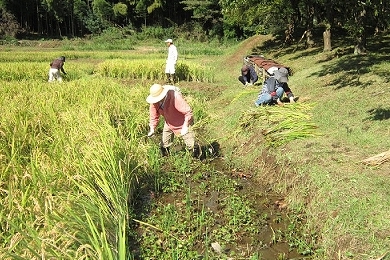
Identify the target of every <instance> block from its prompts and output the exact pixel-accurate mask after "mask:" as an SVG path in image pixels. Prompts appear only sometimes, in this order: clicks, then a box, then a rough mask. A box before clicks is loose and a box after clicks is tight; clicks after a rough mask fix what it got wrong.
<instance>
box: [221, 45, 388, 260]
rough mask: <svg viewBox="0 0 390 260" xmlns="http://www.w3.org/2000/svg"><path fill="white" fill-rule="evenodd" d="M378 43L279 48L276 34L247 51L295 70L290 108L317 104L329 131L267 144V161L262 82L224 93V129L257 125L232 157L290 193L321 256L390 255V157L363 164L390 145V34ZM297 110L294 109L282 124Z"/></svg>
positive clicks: (314, 113)
mask: <svg viewBox="0 0 390 260" xmlns="http://www.w3.org/2000/svg"><path fill="white" fill-rule="evenodd" d="M370 41H371V40H370ZM372 41H373V42H376V43H375V44H372V45H370V46H369V47H368V48H369V52H368V54H366V55H359V56H356V55H353V54H352V51H353V46H350V45H348V43H347V41H338V40H336V41H335V42H334V48H335V49H334V50H333V51H332V52H328V53H323V52H322V49H321V47H318V48H312V49H309V50H304V49H300V48H298V50H295V48H296V46H292V47H289V48H280V49H279V48H272V46H271V45H272V42H271V43H269V44H268V45H267V44H265V45H264V46H261V47H260V46H257V47H256V48H254V49H251V50H249V49H247V54H251V53H252V52H255V53H259V54H263V55H265V56H266V57H267V58H271V59H275V60H277V61H278V62H280V63H282V64H286V65H288V66H290V67H291V68H292V69H293V71H294V75H293V76H292V77H291V78H290V86H291V88H292V89H293V91H294V93H295V94H296V95H297V96H299V97H300V101H299V103H298V104H295V105H294V104H293V105H289V106H297V107H298V108H299V106H309V107H310V108H311V109H310V111H308V113H309V114H310V115H311V117H312V122H313V123H314V124H315V125H316V126H317V127H318V133H319V134H321V135H320V136H317V137H311V138H305V139H297V140H294V141H290V142H288V144H287V145H282V146H279V147H277V148H276V149H270V150H266V151H267V152H266V154H267V156H263V158H264V160H265V162H264V161H263V160H256V159H257V158H258V157H259V155H261V154H262V153H263V146H262V145H261V143H263V137H262V134H261V133H262V132H263V129H264V128H265V127H266V126H267V125H268V124H269V122H267V120H257V119H255V118H256V116H255V115H256V114H257V113H258V111H257V112H253V110H254V108H253V105H252V104H253V100H254V99H255V98H256V93H257V90H253V91H252V90H246V89H245V90H244V89H239V88H238V87H237V88H234V87H229V88H227V90H226V91H225V92H223V93H226V94H223V95H222V96H223V97H222V98H221V99H220V104H223V109H221V110H218V112H217V114H221V115H222V114H225V115H227V118H223V117H221V119H222V122H224V124H223V125H224V127H223V129H221V127H220V126H218V129H219V132H222V133H225V134H226V133H231V132H233V131H235V130H236V127H235V126H237V125H239V124H240V123H242V119H245V120H246V121H247V122H249V124H247V126H250V128H249V130H248V129H243V130H242V131H241V132H240V133H239V134H238V138H237V142H236V145H235V146H232V147H234V148H235V150H232V161H234V162H235V164H237V165H245V166H246V168H247V169H255V171H256V172H257V177H258V179H259V181H260V182H264V180H265V181H266V182H269V183H270V184H271V185H272V186H273V187H274V188H275V189H276V190H277V191H278V192H280V193H282V194H285V195H286V198H285V199H286V202H287V203H288V209H289V212H290V213H291V217H292V219H293V221H292V222H293V223H294V222H295V221H297V223H299V222H300V223H302V226H301V228H302V230H301V231H302V234H301V235H302V241H306V242H307V243H309V244H312V245H315V246H314V247H313V249H314V250H315V251H316V253H315V254H314V256H313V258H314V259H387V258H386V255H387V254H388V252H389V251H390V217H389V216H390V211H389V208H390V207H389V206H390V200H389V192H388V185H389V178H388V177H389V175H388V174H389V172H390V167H389V162H388V161H387V162H385V163H383V164H380V165H377V166H367V165H365V164H363V163H362V160H364V159H366V158H368V157H371V156H374V155H377V154H379V153H382V152H386V151H389V147H390V138H389V136H390V105H389V104H390V103H389V101H388V98H387V95H388V94H387V93H388V92H389V91H390V83H389V80H390V77H389V76H388V75H387V74H388V73H387V71H388V70H389V68H390V63H389V62H388V54H387V53H388V51H389V48H388V45H386V44H384V43H388V41H389V39H388V38H385V39H379V38H378V39H372ZM381 42H383V43H381ZM234 69H235V70H236V71H238V66H237V67H236V68H234ZM230 72H231V73H234V71H233V70H230ZM236 85H237V84H236ZM243 91H245V93H247V94H245V95H243V94H242V92H243ZM227 92H229V93H227ZM236 97H239V98H236ZM213 106H214V107H221V106H218V105H215V104H214V105H213ZM274 109H276V110H279V111H284V108H283V109H281V108H272V109H270V110H271V111H274ZM248 111H252V112H250V113H248ZM254 111H256V109H255V110H254ZM293 111H295V110H292V111H291V110H287V111H285V113H284V117H283V118H280V120H281V122H282V121H285V120H288V119H289V117H291V116H294V115H293V114H291V112H293ZM251 113H253V115H251ZM243 115H245V116H243ZM232 118H233V119H232ZM250 118H251V119H254V120H253V121H252V122H250V121H249V119H250ZM257 118H258V117H257ZM230 140H232V138H230ZM241 144H244V145H243V146H242V147H240V145H241ZM230 145H231V144H230ZM269 164H271V165H269ZM302 218H303V219H302ZM387 257H388V256H387Z"/></svg>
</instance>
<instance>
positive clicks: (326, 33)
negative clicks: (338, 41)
mask: <svg viewBox="0 0 390 260" xmlns="http://www.w3.org/2000/svg"><path fill="white" fill-rule="evenodd" d="M323 37H324V51H325V52H326V51H331V50H332V43H331V33H330V29H326V30H325V31H324V33H323Z"/></svg>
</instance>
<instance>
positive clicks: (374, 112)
mask: <svg viewBox="0 0 390 260" xmlns="http://www.w3.org/2000/svg"><path fill="white" fill-rule="evenodd" d="M367 112H368V114H369V117H367V118H366V119H365V121H366V120H372V121H374V120H378V121H382V120H388V119H390V108H381V107H379V108H374V109H370V110H368V111H367Z"/></svg>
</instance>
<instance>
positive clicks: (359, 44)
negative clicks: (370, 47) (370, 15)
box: [353, 8, 367, 54]
mask: <svg viewBox="0 0 390 260" xmlns="http://www.w3.org/2000/svg"><path fill="white" fill-rule="evenodd" d="M366 16H367V12H366V9H364V8H363V10H362V11H361V12H360V15H359V16H358V18H357V20H356V24H357V26H358V28H360V31H359V33H358V34H357V35H356V45H355V48H354V51H353V53H354V54H363V53H365V52H366V51H367V50H366V37H367V36H366V28H365V27H366V19H367V17H366Z"/></svg>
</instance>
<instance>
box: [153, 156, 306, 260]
mask: <svg viewBox="0 0 390 260" xmlns="http://www.w3.org/2000/svg"><path fill="white" fill-rule="evenodd" d="M210 164H211V165H212V167H213V169H214V171H215V173H214V174H215V175H218V176H219V177H217V180H215V179H214V184H215V181H216V182H218V181H220V180H218V178H221V180H222V179H224V178H229V179H233V180H234V181H235V183H236V184H235V185H236V190H235V195H239V196H243V197H245V198H247V199H248V200H249V201H250V204H251V207H252V208H253V210H255V212H256V213H257V215H258V218H264V216H266V218H265V220H264V222H262V223H263V224H261V226H257V227H254V228H257V229H258V231H259V232H257V233H256V234H255V235H254V236H252V237H245V236H243V237H241V238H240V239H238V240H237V241H236V243H234V244H233V245H229V246H228V247H227V248H224V253H226V255H229V251H234V252H237V251H240V250H241V251H242V250H243V248H248V249H247V250H248V251H250V253H248V255H252V256H253V254H254V253H257V254H258V259H265V260H275V259H301V257H302V255H300V254H298V253H297V252H296V250H294V249H292V248H290V247H289V245H288V242H287V241H286V238H285V237H284V236H283V234H284V233H285V232H287V227H288V225H289V219H288V217H287V216H286V212H285V210H286V206H287V205H286V204H285V203H284V202H283V198H281V197H280V196H278V195H277V194H274V193H273V192H271V190H270V189H267V188H266V187H262V185H261V184H260V183H258V182H256V181H255V180H254V178H253V179H252V178H251V176H249V175H247V174H245V173H242V172H239V171H234V172H232V171H231V170H228V169H225V167H224V162H223V160H221V159H215V160H213V161H212V162H211V163H210ZM211 174H213V173H211ZM207 178H208V177H207V176H206V177H205V178H204V179H203V181H206V182H207ZM214 184H211V185H210V186H209V187H208V188H207V189H206V191H204V192H203V193H202V196H198V197H197V199H196V200H197V201H196V203H197V204H199V205H204V208H205V209H206V210H207V211H208V212H210V213H212V214H213V216H218V215H220V214H219V213H220V211H221V208H222V207H223V206H222V204H224V200H225V199H226V193H224V192H223V191H221V190H216V189H215V187H213V185H214ZM187 185H188V186H189V187H190V189H191V191H194V192H197V191H196V189H197V187H199V182H196V181H190V182H188V183H187ZM183 197H185V194H183V192H181V193H180V192H173V193H160V194H159V195H158V196H156V197H155V198H153V199H154V200H155V203H157V204H160V205H167V204H170V203H173V204H174V203H175V201H177V200H181V199H182V198H183ZM215 223H219V224H218V225H216V227H215V228H221V225H222V226H223V225H224V223H223V220H222V219H215ZM210 231H211V230H210ZM254 241H258V242H257V244H256V242H254ZM200 244H201V245H200V246H199V248H198V252H199V254H200V255H202V254H203V253H204V252H205V251H207V250H213V248H211V246H210V245H204V243H200ZM205 247H208V248H205ZM214 250H215V249H214ZM200 259H203V258H200ZM228 259H235V258H234V257H231V258H228ZM237 259H245V258H242V257H240V258H237ZM248 259H249V258H248ZM302 259H303V258H302Z"/></svg>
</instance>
